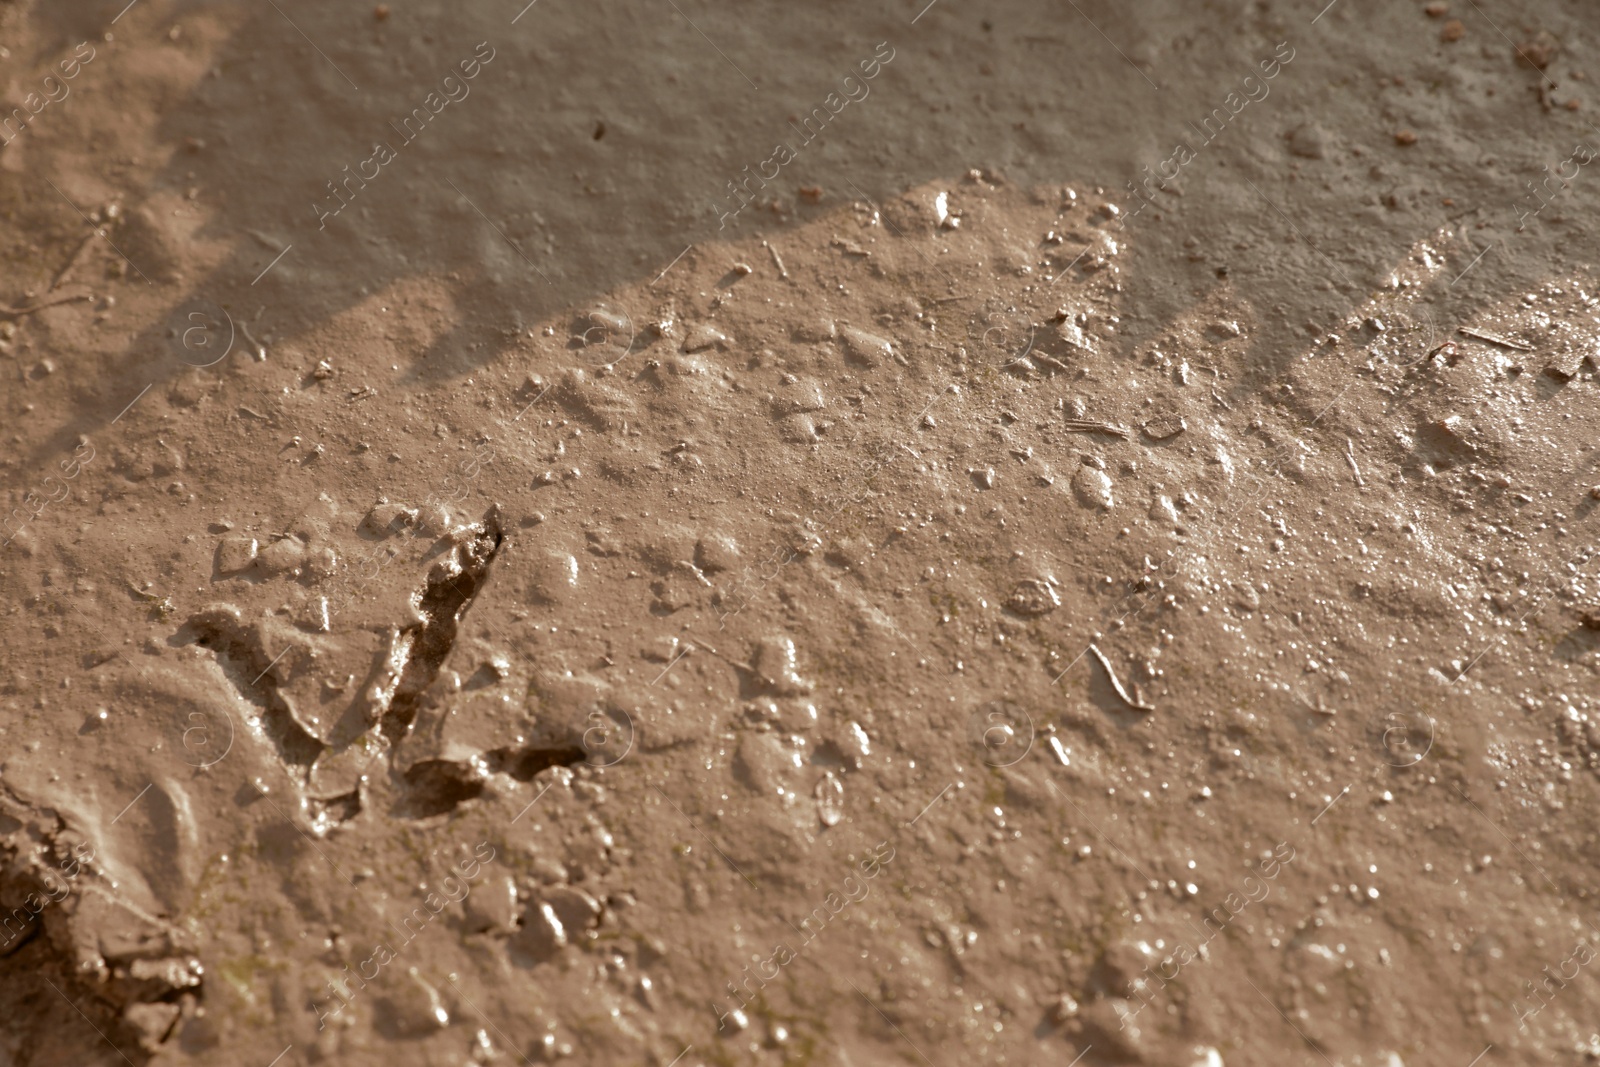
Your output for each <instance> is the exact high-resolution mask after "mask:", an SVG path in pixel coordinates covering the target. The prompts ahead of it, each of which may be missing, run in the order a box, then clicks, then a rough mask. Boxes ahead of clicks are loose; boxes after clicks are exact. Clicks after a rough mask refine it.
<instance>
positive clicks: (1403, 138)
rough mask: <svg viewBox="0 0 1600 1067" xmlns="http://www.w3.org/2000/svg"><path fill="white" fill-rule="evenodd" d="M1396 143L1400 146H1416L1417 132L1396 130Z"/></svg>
mask: <svg viewBox="0 0 1600 1067" xmlns="http://www.w3.org/2000/svg"><path fill="white" fill-rule="evenodd" d="M1394 143H1395V144H1398V145H1414V144H1416V143H1417V134H1416V131H1415V130H1396V131H1395V135H1394Z"/></svg>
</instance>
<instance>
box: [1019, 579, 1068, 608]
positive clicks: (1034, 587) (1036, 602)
mask: <svg viewBox="0 0 1600 1067" xmlns="http://www.w3.org/2000/svg"><path fill="white" fill-rule="evenodd" d="M1060 606H1061V598H1060V597H1059V596H1057V595H1056V591H1055V590H1054V589H1053V588H1051V586H1050V583H1049V582H1041V581H1038V580H1036V579H1033V578H1026V579H1023V580H1022V581H1020V582H1018V583H1017V586H1016V588H1015V589H1013V590H1011V595H1010V596H1009V597H1007V598H1006V608H1007V609H1008V610H1010V611H1012V612H1013V613H1015V614H1017V615H1023V616H1026V617H1028V618H1037V617H1038V616H1040V615H1048V614H1049V613H1050V612H1052V611H1054V610H1056V608H1058V607H1060Z"/></svg>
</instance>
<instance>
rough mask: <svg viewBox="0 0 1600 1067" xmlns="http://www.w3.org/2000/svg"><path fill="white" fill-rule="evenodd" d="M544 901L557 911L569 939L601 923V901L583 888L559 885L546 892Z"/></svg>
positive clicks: (552, 909) (556, 914) (556, 913)
mask: <svg viewBox="0 0 1600 1067" xmlns="http://www.w3.org/2000/svg"><path fill="white" fill-rule="evenodd" d="M544 903H545V904H547V905H549V907H550V910H551V911H553V912H555V916H556V918H557V919H559V920H561V926H562V928H563V929H564V930H566V932H567V937H568V938H569V939H571V938H575V937H578V936H579V935H580V934H582V933H583V932H584V931H586V930H590V929H593V928H594V927H596V926H598V925H599V924H600V902H599V901H598V900H596V899H595V898H594V897H592V896H590V895H589V894H588V893H585V892H584V891H583V890H581V889H577V888H574V887H573V886H570V885H564V886H557V887H556V888H554V889H548V890H546V891H545V892H544Z"/></svg>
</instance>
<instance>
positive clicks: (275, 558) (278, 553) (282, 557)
mask: <svg viewBox="0 0 1600 1067" xmlns="http://www.w3.org/2000/svg"><path fill="white" fill-rule="evenodd" d="M305 558H306V546H305V542H303V541H301V540H300V539H299V538H298V537H284V538H280V539H279V540H277V541H274V542H272V544H270V545H268V546H267V547H266V548H263V549H262V550H261V551H260V552H259V553H258V554H257V555H256V561H257V562H258V563H259V564H260V566H261V569H262V570H263V571H265V572H266V573H267V574H269V575H276V574H284V573H287V572H289V571H292V570H294V569H296V568H297V567H299V566H300V565H301V564H302V563H304V562H305Z"/></svg>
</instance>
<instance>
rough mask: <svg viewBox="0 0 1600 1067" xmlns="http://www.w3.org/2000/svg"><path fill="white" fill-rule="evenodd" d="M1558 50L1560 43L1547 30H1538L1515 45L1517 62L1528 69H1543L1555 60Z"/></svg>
mask: <svg viewBox="0 0 1600 1067" xmlns="http://www.w3.org/2000/svg"><path fill="white" fill-rule="evenodd" d="M1560 51H1561V43H1560V42H1559V41H1557V40H1556V39H1555V38H1554V37H1552V36H1551V35H1550V33H1549V31H1547V30H1540V31H1539V32H1538V33H1537V34H1535V35H1534V36H1533V37H1530V38H1529V39H1528V40H1526V41H1523V42H1522V43H1520V44H1518V45H1517V49H1516V56H1517V64H1518V65H1519V66H1523V67H1527V68H1529V69H1530V70H1544V69H1545V68H1547V67H1548V66H1550V64H1551V63H1552V62H1554V61H1555V58H1556V56H1557V54H1559V53H1560Z"/></svg>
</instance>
